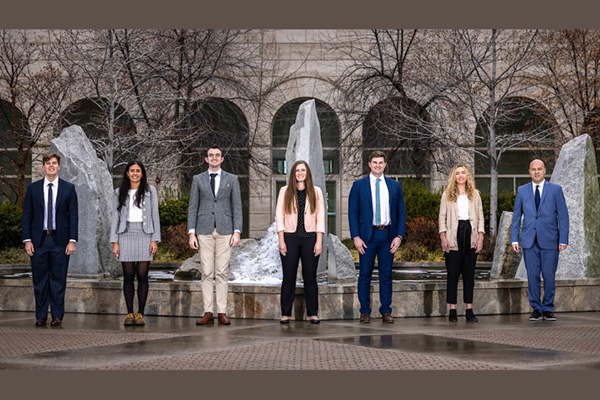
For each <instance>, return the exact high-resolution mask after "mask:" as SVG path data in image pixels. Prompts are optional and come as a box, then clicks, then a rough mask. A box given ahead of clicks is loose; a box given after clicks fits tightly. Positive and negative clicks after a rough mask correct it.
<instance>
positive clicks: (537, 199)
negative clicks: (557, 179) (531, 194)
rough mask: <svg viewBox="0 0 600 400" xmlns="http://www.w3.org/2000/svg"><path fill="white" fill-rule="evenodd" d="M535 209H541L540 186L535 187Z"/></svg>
mask: <svg viewBox="0 0 600 400" xmlns="http://www.w3.org/2000/svg"><path fill="white" fill-rule="evenodd" d="M534 200H535V209H536V210H537V209H538V208H540V185H535V198H534Z"/></svg>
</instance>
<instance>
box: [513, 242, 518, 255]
mask: <svg viewBox="0 0 600 400" xmlns="http://www.w3.org/2000/svg"><path fill="white" fill-rule="evenodd" d="M512 248H513V250H514V251H515V252H517V253H519V252H520V250H519V243H513V244H512Z"/></svg>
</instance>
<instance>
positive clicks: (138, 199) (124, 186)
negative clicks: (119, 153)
mask: <svg viewBox="0 0 600 400" xmlns="http://www.w3.org/2000/svg"><path fill="white" fill-rule="evenodd" d="M132 165H138V166H139V167H140V169H141V170H142V180H141V181H140V187H138V190H137V192H136V194H135V197H134V198H133V204H135V206H136V207H138V208H142V207H140V205H141V204H142V202H143V201H144V195H145V194H146V193H148V191H149V190H150V188H149V187H148V182H147V180H146V168H145V167H144V164H143V163H142V162H141V161H138V160H136V161H129V162H128V163H127V166H126V167H125V171H123V179H122V180H121V186H119V206H118V207H117V211H119V212H120V211H121V208H123V206H124V205H125V203H126V202H127V194H128V192H129V189H131V181H130V180H129V177H128V176H127V172H128V171H129V168H130V167H131V166H132Z"/></svg>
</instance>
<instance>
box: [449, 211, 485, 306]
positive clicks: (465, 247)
mask: <svg viewBox="0 0 600 400" xmlns="http://www.w3.org/2000/svg"><path fill="white" fill-rule="evenodd" d="M456 239H457V241H458V250H451V251H450V252H449V253H444V257H445V259H446V270H447V272H448V281H447V284H446V302H447V303H448V304H456V303H457V300H456V298H457V292H458V279H459V278H460V275H461V274H462V278H463V300H464V302H465V304H471V303H473V289H474V287H475V264H476V263H477V253H475V249H473V248H471V223H470V222H469V221H468V220H460V221H458V231H457V232H456Z"/></svg>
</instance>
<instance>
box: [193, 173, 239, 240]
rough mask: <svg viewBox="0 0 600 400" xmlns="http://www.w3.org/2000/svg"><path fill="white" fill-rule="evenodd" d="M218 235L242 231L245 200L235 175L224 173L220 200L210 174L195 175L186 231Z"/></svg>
mask: <svg viewBox="0 0 600 400" xmlns="http://www.w3.org/2000/svg"><path fill="white" fill-rule="evenodd" d="M215 227H216V228H217V233H218V234H219V235H230V234H232V233H233V231H234V230H238V231H240V232H241V231H242V197H241V195H240V183H239V181H238V177H237V176H236V175H233V174H230V173H228V172H225V171H223V170H221V182H220V184H219V191H218V192H217V197H216V198H215V196H214V195H213V193H212V190H211V188H210V176H209V175H208V171H205V172H202V173H201V174H198V175H194V178H193V180H192V189H191V191H190V204H189V207H188V220H187V229H188V231H189V230H190V229H195V230H196V234H197V235H209V234H211V233H212V231H213V229H214V228H215Z"/></svg>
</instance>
